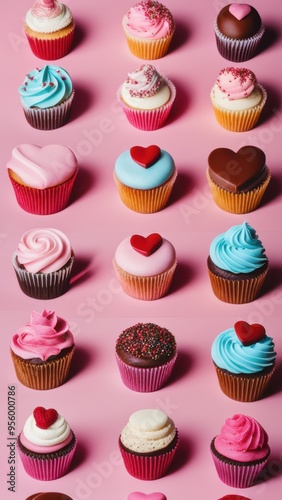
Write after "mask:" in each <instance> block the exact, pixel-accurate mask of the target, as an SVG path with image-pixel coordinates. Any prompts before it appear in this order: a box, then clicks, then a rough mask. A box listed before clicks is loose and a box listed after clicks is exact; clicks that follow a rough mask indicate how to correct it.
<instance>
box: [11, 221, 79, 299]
mask: <svg viewBox="0 0 282 500" xmlns="http://www.w3.org/2000/svg"><path fill="white" fill-rule="evenodd" d="M12 263H13V267H14V270H15V273H16V276H17V279H18V282H19V285H20V288H21V290H22V291H23V292H24V293H25V294H26V295H28V296H29V297H33V298H34V299H41V300H45V299H54V298H56V297H59V296H60V295H63V294H64V293H65V292H66V291H67V290H68V288H69V282H70V277H71V271H72V267H73V263H74V254H73V250H72V248H71V245H70V242H69V240H68V238H67V236H66V235H65V234H64V233H63V232H62V231H59V230H58V229H51V228H46V229H45V228H44V229H43V228H38V229H30V230H28V231H26V232H25V233H24V234H23V235H22V237H21V239H20V242H19V244H18V247H17V250H16V251H15V252H14V254H13V256H12Z"/></svg>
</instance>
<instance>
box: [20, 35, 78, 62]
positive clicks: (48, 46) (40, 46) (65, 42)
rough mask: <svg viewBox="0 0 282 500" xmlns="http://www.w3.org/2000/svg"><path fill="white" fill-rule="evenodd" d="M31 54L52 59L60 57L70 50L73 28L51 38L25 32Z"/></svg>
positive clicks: (47, 59) (48, 59)
mask: <svg viewBox="0 0 282 500" xmlns="http://www.w3.org/2000/svg"><path fill="white" fill-rule="evenodd" d="M26 37H27V39H28V42H29V45H30V48H31V50H32V52H33V54H34V55H35V56H36V57H38V58H39V59H45V60H46V61H53V60H55V59H61V58H62V57H64V56H65V55H67V54H68V53H69V52H70V50H71V45H72V41H73V37H74V28H73V29H72V30H71V31H70V32H69V33H68V34H66V35H65V36H61V37H58V38H52V39H49V40H48V39H43V38H36V37H33V36H31V35H30V34H28V33H26Z"/></svg>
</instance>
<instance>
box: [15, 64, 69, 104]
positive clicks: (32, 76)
mask: <svg viewBox="0 0 282 500" xmlns="http://www.w3.org/2000/svg"><path fill="white" fill-rule="evenodd" d="M18 90H19V93H20V96H21V101H22V104H23V106H24V107H25V108H33V107H35V108H39V109H46V108H51V107H53V106H56V105H58V104H60V103H62V102H64V101H65V100H66V99H68V98H69V97H70V96H71V95H72V93H73V86H72V81H71V78H70V75H69V74H68V72H67V71H66V70H65V69H63V68H61V67H60V66H54V65H48V64H47V65H46V66H44V67H43V68H41V69H34V70H33V71H31V72H30V73H28V74H27V75H26V78H25V80H24V82H23V84H22V85H21V86H20V87H19V89H18Z"/></svg>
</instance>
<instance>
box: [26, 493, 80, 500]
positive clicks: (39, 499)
mask: <svg viewBox="0 0 282 500" xmlns="http://www.w3.org/2000/svg"><path fill="white" fill-rule="evenodd" d="M26 500H72V498H71V497H69V496H68V495H65V494H64V493H56V492H51V491H50V492H46V493H34V494H33V495H31V496H30V497H28V498H26Z"/></svg>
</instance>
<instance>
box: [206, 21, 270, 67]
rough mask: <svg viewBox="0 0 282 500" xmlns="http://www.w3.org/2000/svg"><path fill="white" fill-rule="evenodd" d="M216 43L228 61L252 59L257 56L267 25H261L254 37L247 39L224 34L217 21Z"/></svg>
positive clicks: (215, 27)
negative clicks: (229, 36)
mask: <svg viewBox="0 0 282 500" xmlns="http://www.w3.org/2000/svg"><path fill="white" fill-rule="evenodd" d="M214 31H215V37H216V44H217V49H218V52H219V53H220V55H221V56H222V57H224V58H225V59H227V60H228V61H233V62H243V61H248V60H249V59H252V57H254V56H255V54H256V51H257V48H258V45H259V43H260V41H261V39H262V37H263V34H264V32H265V27H264V26H261V28H260V30H259V31H258V32H257V33H256V34H255V35H254V36H252V37H250V38H248V39H246V40H235V39H232V38H228V37H227V36H225V35H223V34H222V33H221V32H220V31H219V29H218V27H217V23H215V25H214Z"/></svg>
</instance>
